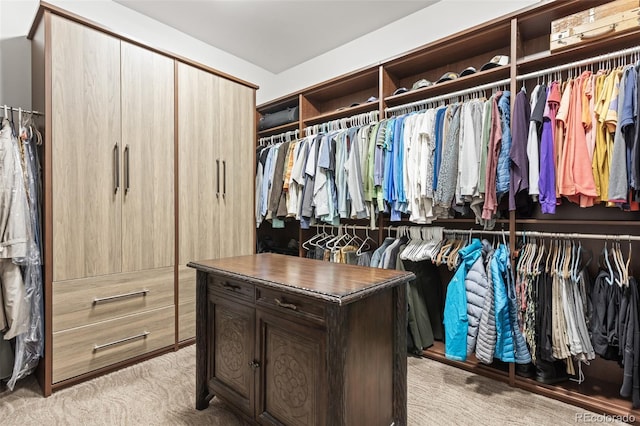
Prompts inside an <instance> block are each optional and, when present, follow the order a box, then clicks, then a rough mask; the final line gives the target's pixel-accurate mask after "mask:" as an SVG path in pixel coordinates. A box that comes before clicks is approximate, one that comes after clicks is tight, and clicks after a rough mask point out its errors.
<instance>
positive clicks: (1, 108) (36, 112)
mask: <svg viewBox="0 0 640 426" xmlns="http://www.w3.org/2000/svg"><path fill="white" fill-rule="evenodd" d="M5 109H6V110H8V111H13V112H20V110H21V109H20V108H14V107H11V106H9V105H2V106H1V107H0V111H2V110H5ZM22 112H23V113H25V114H33V115H44V113H42V112H40V111H29V110H27V109H23V110H22Z"/></svg>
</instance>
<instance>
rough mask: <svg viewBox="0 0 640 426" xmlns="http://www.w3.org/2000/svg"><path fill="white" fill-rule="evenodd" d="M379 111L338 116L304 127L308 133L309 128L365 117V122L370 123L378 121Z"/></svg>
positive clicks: (348, 121)
mask: <svg viewBox="0 0 640 426" xmlns="http://www.w3.org/2000/svg"><path fill="white" fill-rule="evenodd" d="M378 114H379V113H378V111H375V110H374V111H369V112H363V113H361V114H356V115H352V116H350V117H343V118H336V119H335V120H329V121H325V122H323V123H317V124H313V125H311V126H307V127H305V128H304V131H305V133H307V130H312V129H318V128H321V127H322V126H330V125H333V124H338V123H342V122H344V123H350V124H353V122H352V121H353V120H360V119H363V118H366V119H367V121H366V123H365V124H369V123H372V122H375V121H378V118H379V116H378Z"/></svg>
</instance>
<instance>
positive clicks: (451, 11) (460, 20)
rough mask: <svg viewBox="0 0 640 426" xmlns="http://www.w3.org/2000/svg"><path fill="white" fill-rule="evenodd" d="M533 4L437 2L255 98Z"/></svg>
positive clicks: (514, 0) (286, 75)
mask: <svg viewBox="0 0 640 426" xmlns="http://www.w3.org/2000/svg"><path fill="white" fill-rule="evenodd" d="M539 1H540V0H482V1H480V0H441V1H440V2H438V3H436V4H434V5H432V6H430V7H427V8H425V9H422V10H419V11H417V12H415V13H413V14H411V15H409V16H406V17H405V18H402V19H399V20H397V21H395V22H392V23H391V24H389V25H387V26H385V27H382V28H380V29H378V30H376V31H374V32H371V33H369V34H366V35H364V36H362V37H360V38H358V39H356V40H353V41H352V42H350V43H347V44H345V45H343V46H340V47H338V48H336V49H334V50H332V51H330V52H327V53H325V54H323V55H321V56H317V57H315V58H313V59H311V60H309V61H307V62H305V63H303V64H300V65H298V66H295V67H293V68H290V69H288V70H286V71H284V72H282V73H280V74H278V75H277V76H275V78H274V79H273V81H272V83H271V84H270V85H268V86H265V87H263V88H262V89H261V90H260V92H262V93H260V97H259V98H260V100H268V99H275V98H277V97H279V96H282V95H285V94H288V93H292V92H295V91H298V90H300V89H303V88H305V87H308V86H311V85H314V84H316V83H319V82H322V81H325V80H329V79H331V78H333V77H337V76H339V75H341V74H345V73H348V72H350V71H354V70H357V69H359V68H363V67H367V66H370V65H375V64H379V63H380V62H384V60H386V59H388V58H392V57H395V56H398V55H400V54H402V53H404V52H407V51H409V50H412V49H415V48H417V47H420V46H422V45H424V44H427V43H429V42H432V41H435V40H438V39H440V38H443V37H446V36H448V35H450V34H453V33H456V32H458V31H462V30H465V29H467V28H470V27H473V26H475V25H478V24H482V23H484V22H487V21H490V20H492V19H494V18H497V17H499V16H503V15H506V14H509V13H511V12H514V11H516V10H519V9H522V8H524V7H527V6H529V5H532V4H534V3H538V2H539ZM354 19H357V17H354ZM301 31H304V28H301ZM260 100H259V102H258V103H260Z"/></svg>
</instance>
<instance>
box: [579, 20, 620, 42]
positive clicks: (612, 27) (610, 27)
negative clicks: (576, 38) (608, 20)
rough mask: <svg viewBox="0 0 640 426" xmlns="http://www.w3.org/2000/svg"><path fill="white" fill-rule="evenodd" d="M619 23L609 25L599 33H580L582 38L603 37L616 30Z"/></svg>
mask: <svg viewBox="0 0 640 426" xmlns="http://www.w3.org/2000/svg"><path fill="white" fill-rule="evenodd" d="M616 26H617V24H611V25H609V26H608V27H607V28H606V29H605V30H604V31H600V32H599V33H595V34H590V35H586V34H585V33H581V34H580V40H591V39H594V38H598V37H602V36H603V35H606V34H609V33H612V32H614V31H615V30H616Z"/></svg>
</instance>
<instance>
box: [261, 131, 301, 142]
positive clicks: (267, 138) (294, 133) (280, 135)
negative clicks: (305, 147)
mask: <svg viewBox="0 0 640 426" xmlns="http://www.w3.org/2000/svg"><path fill="white" fill-rule="evenodd" d="M298 133H300V132H299V131H298V130H289V131H288V132H282V133H278V134H276V135H271V136H263V137H261V138H260V141H265V142H266V141H271V140H273V139H282V138H286V137H287V136H293V137H294V138H297V137H298Z"/></svg>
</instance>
